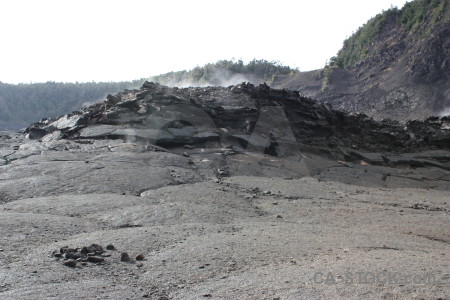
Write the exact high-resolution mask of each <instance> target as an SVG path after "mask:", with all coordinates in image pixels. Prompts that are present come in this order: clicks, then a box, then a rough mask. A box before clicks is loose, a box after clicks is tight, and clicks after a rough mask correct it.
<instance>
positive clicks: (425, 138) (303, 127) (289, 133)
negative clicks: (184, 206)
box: [26, 82, 450, 159]
mask: <svg viewBox="0 0 450 300" xmlns="http://www.w3.org/2000/svg"><path fill="white" fill-rule="evenodd" d="M449 126H450V118H448V117H442V118H439V117H433V118H428V119H427V120H425V121H410V122H408V123H407V124H406V125H405V124H400V123H398V122H395V121H389V120H384V121H381V122H378V121H375V120H373V119H371V118H369V117H368V116H366V115H365V114H346V113H344V112H340V111H336V110H333V109H332V108H331V107H330V106H329V105H328V104H326V103H323V102H318V101H314V100H312V99H309V98H306V97H303V96H302V95H300V94H299V93H298V92H296V91H289V90H276V89H272V88H269V87H268V86H267V85H265V84H264V85H259V86H254V85H252V84H249V83H242V84H240V85H236V86H230V87H228V88H224V87H208V88H183V89H179V88H169V87H165V86H161V85H159V84H155V83H151V82H145V83H144V84H143V86H142V87H141V89H139V90H125V91H124V92H122V93H118V94H116V95H108V97H107V99H106V100H105V101H103V102H99V103H97V104H95V105H92V106H89V107H86V108H84V109H83V110H81V111H78V112H73V113H72V114H68V115H65V116H62V117H60V118H58V119H44V120H42V121H40V122H38V123H36V124H33V125H31V126H30V127H28V128H27V129H26V134H27V135H28V137H29V138H30V139H40V140H42V141H44V142H48V141H52V140H59V139H69V140H75V141H78V142H80V143H92V142H93V141H94V140H101V139H123V140H125V141H132V142H139V143H141V144H143V145H146V146H150V145H151V146H153V147H165V148H171V147H179V146H184V145H197V146H199V145H201V146H202V147H204V146H205V145H206V147H229V148H233V149H235V150H238V149H242V150H243V149H247V150H252V151H257V152H258V151H259V152H261V153H266V154H270V155H273V156H279V157H281V156H298V155H299V153H300V151H313V152H316V153H317V152H320V153H322V154H325V155H331V156H332V157H335V158H341V159H345V158H349V157H350V156H351V155H350V156H348V153H349V152H348V151H346V150H345V149H352V150H355V151H364V152H383V151H390V152H414V151H419V150H424V149H448V148H450V130H449Z"/></svg>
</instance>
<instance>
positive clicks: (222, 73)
mask: <svg viewBox="0 0 450 300" xmlns="http://www.w3.org/2000/svg"><path fill="white" fill-rule="evenodd" d="M296 72H298V70H295V69H292V68H290V67H288V66H283V65H282V64H281V63H279V62H276V61H267V60H264V59H260V60H257V59H254V60H252V61H250V62H249V63H247V64H244V62H243V61H242V60H237V61H236V60H220V61H218V62H216V63H210V64H207V65H205V66H203V67H195V68H194V69H192V70H189V71H186V70H184V71H178V72H170V73H166V74H162V75H159V76H154V77H151V78H150V79H151V81H155V82H158V83H161V84H164V85H169V86H207V85H221V86H227V85H230V84H233V83H236V82H234V81H239V80H240V79H241V81H246V79H248V77H251V78H257V79H259V80H264V81H272V80H273V79H274V78H275V76H277V75H289V74H293V73H296ZM233 79H235V80H233Z"/></svg>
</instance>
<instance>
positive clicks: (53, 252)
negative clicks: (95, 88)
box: [0, 82, 450, 299]
mask: <svg viewBox="0 0 450 300" xmlns="http://www.w3.org/2000/svg"><path fill="white" fill-rule="evenodd" d="M449 128H450V126H449V119H448V118H430V119H427V120H425V121H411V122H408V123H407V124H399V123H395V122H388V121H385V122H376V121H374V120H372V119H370V118H368V117H367V116H365V115H362V114H354V115H347V114H345V113H342V112H339V111H335V110H333V109H331V108H330V107H329V106H327V105H326V104H324V103H321V102H315V101H313V100H310V99H307V98H304V97H302V96H300V95H299V94H298V93H296V92H292V91H288V90H274V89H270V88H268V87H267V86H265V85H260V86H258V87H255V86H253V85H251V84H241V85H237V86H233V87H229V88H215V87H214V88H212V87H211V88H186V89H177V88H167V87H164V86H160V85H157V84H153V83H148V82H147V83H145V84H144V85H143V87H142V88H141V89H139V90H133V91H125V92H123V93H119V94H117V95H114V96H112V95H110V96H108V99H107V100H105V101H103V102H101V103H98V104H95V105H93V106H90V107H87V108H85V109H83V110H82V111H80V112H74V113H72V114H70V115H66V116H63V117H61V118H58V119H51V120H50V119H47V120H42V121H41V122H39V123H36V124H33V125H32V126H30V127H29V128H28V129H27V130H26V132H25V134H17V133H2V135H1V137H0V203H1V205H0V229H1V232H2V235H1V236H0V263H1V266H2V268H1V269H0V299H52V298H57V299H69V298H72V299H96V298H98V299H127V298H128V299H361V298H364V299H380V298H386V299H445V298H446V297H448V295H449V293H450V288H449V283H450V273H449V271H448V270H449V265H450V260H449V256H448V255H449V253H450V251H449V250H450V246H449V242H450V235H449V232H448V228H449V225H450V218H449V209H450V205H449V200H448V199H449V197H448V196H449V190H450V151H449V148H450V130H449ZM107 246H108V247H107ZM125 252H126V253H127V254H128V256H129V258H128V257H127V255H125V254H124V253H125Z"/></svg>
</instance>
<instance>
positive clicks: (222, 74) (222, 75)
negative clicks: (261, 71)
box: [150, 68, 263, 88]
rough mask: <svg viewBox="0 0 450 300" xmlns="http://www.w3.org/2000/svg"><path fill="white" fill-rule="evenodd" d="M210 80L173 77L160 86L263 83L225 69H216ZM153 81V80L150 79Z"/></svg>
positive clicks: (254, 78) (181, 86) (182, 86)
mask: <svg viewBox="0 0 450 300" xmlns="http://www.w3.org/2000/svg"><path fill="white" fill-rule="evenodd" d="M209 78H210V80H208V81H206V80H200V81H197V80H186V79H182V80H179V79H177V78H174V77H171V78H169V79H166V80H164V81H160V82H159V83H160V84H163V85H167V86H169V87H178V88H186V87H207V86H223V87H228V86H230V85H237V84H240V83H242V82H244V81H245V82H252V83H254V84H260V83H263V81H262V80H261V79H258V78H257V77H256V76H252V75H251V74H242V73H233V72H231V71H229V70H226V69H223V68H216V69H214V70H213V72H212V74H210V76H209ZM150 79H152V78H150Z"/></svg>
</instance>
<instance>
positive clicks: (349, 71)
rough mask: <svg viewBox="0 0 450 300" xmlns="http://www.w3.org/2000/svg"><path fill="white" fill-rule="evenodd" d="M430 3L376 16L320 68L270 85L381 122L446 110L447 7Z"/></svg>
mask: <svg viewBox="0 0 450 300" xmlns="http://www.w3.org/2000/svg"><path fill="white" fill-rule="evenodd" d="M435 2H436V3H437V4H435V6H432V1H422V0H420V1H419V0H416V1H413V2H411V3H410V4H409V6H405V7H404V8H403V9H402V10H395V9H394V10H390V11H387V12H384V13H383V14H380V15H379V16H377V17H376V18H374V19H373V20H371V21H369V22H368V23H367V24H366V25H364V26H363V27H362V28H360V30H358V31H357V33H355V35H354V36H352V37H351V38H350V39H348V40H347V41H345V42H344V47H343V48H342V49H341V50H340V52H339V53H338V56H337V57H335V58H333V59H332V60H331V63H330V65H328V66H327V67H325V68H324V69H321V70H316V71H311V72H304V73H300V74H295V75H293V76H279V77H278V78H277V79H276V80H275V81H274V82H273V84H272V86H274V87H277V88H281V87H282V88H289V89H295V90H299V91H300V92H301V93H303V94H304V95H305V96H308V97H312V98H315V99H318V100H322V101H327V102H330V103H331V104H332V105H333V107H334V108H337V109H342V110H345V111H352V112H356V111H358V112H364V113H366V114H368V115H369V116H373V117H375V118H380V119H382V118H386V117H389V118H393V119H398V120H407V119H421V118H425V117H428V116H431V115H438V114H440V113H441V112H443V111H444V110H445V109H446V108H448V107H450V39H449V37H450V21H449V20H450V12H449V8H450V6H449V5H447V4H446V3H445V2H439V1H435ZM427 3H428V4H427ZM419 4H420V5H424V7H425V8H422V9H424V11H426V12H425V13H423V15H420V14H419V12H418V11H417V10H418V8H417V7H419ZM413 5H415V6H414V7H415V8H416V11H415V12H414V11H413V12H412V13H411V12H410V11H411V7H410V6H413ZM416 6H417V7H416ZM420 7H421V6H420ZM407 13H408V14H412V16H410V17H409V19H407V18H406V17H405V16H406V15H407ZM414 18H417V20H416V21H415V23H413V22H412V21H410V19H411V20H414Z"/></svg>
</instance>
